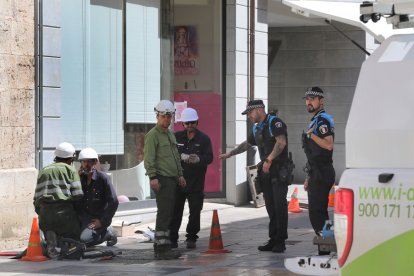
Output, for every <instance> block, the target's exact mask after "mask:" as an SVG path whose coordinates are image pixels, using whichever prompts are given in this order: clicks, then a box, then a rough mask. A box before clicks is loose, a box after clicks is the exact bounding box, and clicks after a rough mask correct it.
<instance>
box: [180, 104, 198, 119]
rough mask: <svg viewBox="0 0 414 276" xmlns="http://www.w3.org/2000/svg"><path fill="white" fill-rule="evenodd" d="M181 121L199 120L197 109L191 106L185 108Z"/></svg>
mask: <svg viewBox="0 0 414 276" xmlns="http://www.w3.org/2000/svg"><path fill="white" fill-rule="evenodd" d="M181 121H183V122H191V121H198V115H197V111H196V110H195V109H194V108H191V107H187V108H185V109H184V110H183V111H182V112H181Z"/></svg>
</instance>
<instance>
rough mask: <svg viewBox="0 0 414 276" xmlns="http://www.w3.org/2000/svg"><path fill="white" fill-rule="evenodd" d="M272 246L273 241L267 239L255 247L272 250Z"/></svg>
mask: <svg viewBox="0 0 414 276" xmlns="http://www.w3.org/2000/svg"><path fill="white" fill-rule="evenodd" d="M273 246H274V242H273V241H272V240H269V241H268V242H267V243H265V244H264V245H260V246H259V247H258V248H257V249H258V250H259V251H272V249H273Z"/></svg>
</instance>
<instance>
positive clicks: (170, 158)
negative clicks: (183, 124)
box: [144, 100, 186, 260]
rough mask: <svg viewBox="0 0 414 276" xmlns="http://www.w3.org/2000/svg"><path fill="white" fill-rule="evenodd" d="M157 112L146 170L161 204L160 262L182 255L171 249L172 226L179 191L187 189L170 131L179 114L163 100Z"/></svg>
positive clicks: (157, 230) (157, 251)
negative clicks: (179, 188)
mask: <svg viewBox="0 0 414 276" xmlns="http://www.w3.org/2000/svg"><path fill="white" fill-rule="evenodd" d="M154 111H155V113H156V116H157V124H156V125H155V126H154V127H153V128H152V129H151V130H150V131H149V132H148V133H147V134H146V135H145V143H144V167H145V169H146V174H147V175H148V177H149V178H150V186H151V189H152V190H153V191H154V193H155V199H156V202H157V218H156V225H155V241H154V256H155V258H156V259H159V260H170V259H177V258H179V257H180V256H181V254H180V253H179V252H176V251H173V250H171V239H170V230H169V229H170V223H171V218H172V215H173V211H174V206H175V197H176V189H177V187H178V186H180V187H182V188H184V187H185V186H186V182H185V179H184V177H183V169H182V167H181V162H180V156H179V154H178V150H177V142H176V140H175V136H174V134H173V133H172V131H171V130H170V129H169V126H170V125H171V120H172V117H173V116H174V114H175V107H174V105H173V104H172V103H171V102H170V101H168V100H161V101H160V102H159V103H158V104H157V105H156V107H155V108H154Z"/></svg>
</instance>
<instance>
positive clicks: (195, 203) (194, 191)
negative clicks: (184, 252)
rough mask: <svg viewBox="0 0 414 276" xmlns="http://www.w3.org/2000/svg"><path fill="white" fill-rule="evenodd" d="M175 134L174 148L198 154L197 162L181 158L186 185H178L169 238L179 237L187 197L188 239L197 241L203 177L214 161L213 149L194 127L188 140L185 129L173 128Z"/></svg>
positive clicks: (173, 241)
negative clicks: (192, 133)
mask: <svg viewBox="0 0 414 276" xmlns="http://www.w3.org/2000/svg"><path fill="white" fill-rule="evenodd" d="M175 138H176V139H177V148H178V152H179V154H180V155H181V154H182V153H185V154H197V155H198V156H199V157H200V162H199V163H197V164H189V163H185V162H183V161H181V166H182V167H183V175H184V178H185V180H186V182H187V186H186V187H185V188H181V187H177V193H176V202H175V208H174V214H173V218H172V221H171V227H170V235H171V242H172V243H176V242H177V240H178V230H179V229H180V226H181V221H182V217H183V210H184V204H185V200H186V199H188V207H189V209H190V216H189V218H188V224H187V229H186V231H187V235H186V237H187V240H188V241H192V242H196V241H197V239H198V236H197V233H198V232H199V231H200V213H201V210H202V209H203V201H204V181H205V176H206V172H207V165H208V164H211V162H213V150H212V147H211V141H210V138H209V137H208V136H207V135H206V134H204V133H203V132H201V131H200V130H198V129H196V130H195V136H194V137H193V138H192V139H191V140H188V138H187V130H183V131H178V132H176V133H175Z"/></svg>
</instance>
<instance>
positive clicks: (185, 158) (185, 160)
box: [181, 153, 190, 163]
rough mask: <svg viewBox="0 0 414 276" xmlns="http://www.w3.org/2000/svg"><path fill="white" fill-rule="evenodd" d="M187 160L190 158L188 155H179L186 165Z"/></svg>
mask: <svg viewBox="0 0 414 276" xmlns="http://www.w3.org/2000/svg"><path fill="white" fill-rule="evenodd" d="M189 158H190V155H189V154H185V153H181V160H183V161H184V163H188V160H189Z"/></svg>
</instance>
